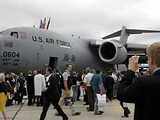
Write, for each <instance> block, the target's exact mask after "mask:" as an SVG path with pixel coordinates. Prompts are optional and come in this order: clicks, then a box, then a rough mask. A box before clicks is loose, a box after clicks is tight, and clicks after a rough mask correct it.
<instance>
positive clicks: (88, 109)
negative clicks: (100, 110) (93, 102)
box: [86, 107, 94, 112]
mask: <svg viewBox="0 0 160 120" xmlns="http://www.w3.org/2000/svg"><path fill="white" fill-rule="evenodd" d="M86 109H87V111H88V112H91V111H94V109H91V108H90V107H87V108H86Z"/></svg>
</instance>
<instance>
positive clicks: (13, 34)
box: [10, 32, 18, 39]
mask: <svg viewBox="0 0 160 120" xmlns="http://www.w3.org/2000/svg"><path fill="white" fill-rule="evenodd" d="M10 35H11V36H12V37H14V38H16V39H18V32H11V34H10Z"/></svg>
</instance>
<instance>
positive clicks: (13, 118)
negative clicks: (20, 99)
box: [12, 103, 24, 120]
mask: <svg viewBox="0 0 160 120" xmlns="http://www.w3.org/2000/svg"><path fill="white" fill-rule="evenodd" d="M23 105H24V103H22V104H21V106H20V107H19V108H18V110H17V111H16V113H15V114H14V116H13V117H12V120H15V118H16V116H17V115H18V113H19V112H20V111H21V109H22V107H23Z"/></svg>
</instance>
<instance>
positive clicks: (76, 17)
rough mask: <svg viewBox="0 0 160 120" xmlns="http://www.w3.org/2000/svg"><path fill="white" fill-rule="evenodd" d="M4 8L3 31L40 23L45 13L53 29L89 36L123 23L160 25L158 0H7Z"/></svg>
mask: <svg viewBox="0 0 160 120" xmlns="http://www.w3.org/2000/svg"><path fill="white" fill-rule="evenodd" d="M0 11H1V12H0V13H1V22H0V30H4V29H6V28H9V27H15V26H33V25H36V26H38V25H39V21H40V19H41V18H43V17H45V16H48V17H49V16H51V18H52V22H51V26H50V30H53V31H56V32H59V33H62V34H72V33H75V34H77V35H81V36H82V37H87V38H89V37H92V38H100V37H103V36H104V35H107V34H109V33H111V32H114V31H116V30H119V29H120V28H121V27H122V26H123V25H125V26H127V27H129V28H142V29H147V28H150V29H158V28H160V23H159V21H160V15H159V14H158V11H160V8H159V1H158V0H23V1H22V0H5V1H0ZM133 38H134V37H133ZM131 39H132V38H131Z"/></svg>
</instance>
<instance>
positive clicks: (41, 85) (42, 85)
mask: <svg viewBox="0 0 160 120" xmlns="http://www.w3.org/2000/svg"><path fill="white" fill-rule="evenodd" d="M34 85H35V86H34V91H35V97H36V102H37V106H40V105H41V100H40V99H41V95H42V92H43V91H45V89H46V82H45V77H44V75H42V74H41V70H38V74H37V75H35V76H34Z"/></svg>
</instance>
